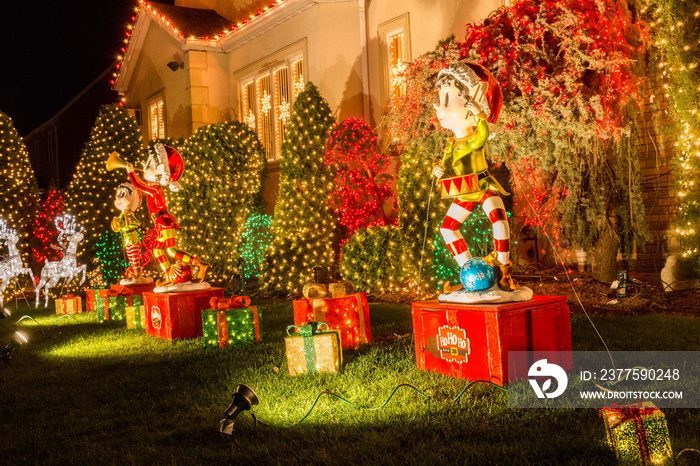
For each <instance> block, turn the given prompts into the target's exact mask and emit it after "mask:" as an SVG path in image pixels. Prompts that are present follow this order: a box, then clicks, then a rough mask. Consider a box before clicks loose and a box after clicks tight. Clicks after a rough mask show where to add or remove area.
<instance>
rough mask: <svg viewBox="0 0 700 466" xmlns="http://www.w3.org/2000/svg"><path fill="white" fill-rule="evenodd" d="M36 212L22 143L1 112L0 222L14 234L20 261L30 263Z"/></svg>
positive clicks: (36, 192)
mask: <svg viewBox="0 0 700 466" xmlns="http://www.w3.org/2000/svg"><path fill="white" fill-rule="evenodd" d="M38 208H39V189H38V187H37V183H36V179H35V178H34V170H33V169H32V166H31V163H30V162H29V154H28V153H27V148H26V147H25V145H24V141H22V138H21V137H20V136H19V134H18V133H17V129H15V126H14V124H13V123H12V119H11V118H10V117H9V116H8V115H6V114H5V113H3V112H0V218H2V219H3V220H4V221H5V222H6V223H7V224H8V226H9V227H10V228H12V229H14V230H15V231H17V235H18V236H19V242H18V243H17V249H18V250H19V253H20V255H21V256H22V261H23V262H24V263H25V264H27V263H29V259H30V247H29V232H30V229H31V224H32V222H33V220H34V218H35V216H36V212H37V210H38Z"/></svg>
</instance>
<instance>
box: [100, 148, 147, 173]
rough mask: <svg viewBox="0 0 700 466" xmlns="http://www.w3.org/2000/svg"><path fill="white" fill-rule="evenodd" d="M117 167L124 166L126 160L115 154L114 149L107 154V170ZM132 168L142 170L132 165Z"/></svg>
mask: <svg viewBox="0 0 700 466" xmlns="http://www.w3.org/2000/svg"><path fill="white" fill-rule="evenodd" d="M117 168H126V162H125V161H123V160H122V159H121V157H119V154H117V152H116V151H114V152H112V153H111V154H109V157H108V158H107V171H110V172H111V171H112V170H116V169H117ZM134 170H136V171H143V170H142V169H140V168H136V167H134Z"/></svg>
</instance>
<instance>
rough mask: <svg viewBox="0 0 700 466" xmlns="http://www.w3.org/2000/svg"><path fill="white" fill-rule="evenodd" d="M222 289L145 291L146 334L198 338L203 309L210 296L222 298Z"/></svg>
mask: <svg viewBox="0 0 700 466" xmlns="http://www.w3.org/2000/svg"><path fill="white" fill-rule="evenodd" d="M223 297H224V289H223V288H209V289H208V290H198V291H185V292H182V293H153V292H148V291H147V292H144V293H143V302H144V306H145V307H146V333H147V334H148V335H152V336H155V337H158V338H164V339H166V340H173V339H176V338H197V337H201V336H202V335H203V333H202V310H204V309H209V300H210V299H211V298H223Z"/></svg>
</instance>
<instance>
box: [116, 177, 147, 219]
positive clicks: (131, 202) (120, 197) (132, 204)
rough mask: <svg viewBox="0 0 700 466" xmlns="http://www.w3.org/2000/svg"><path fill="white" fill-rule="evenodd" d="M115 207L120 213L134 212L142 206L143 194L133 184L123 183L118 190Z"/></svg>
mask: <svg viewBox="0 0 700 466" xmlns="http://www.w3.org/2000/svg"><path fill="white" fill-rule="evenodd" d="M114 205H115V206H116V208H117V209H119V211H120V212H125V211H127V210H129V211H131V212H134V211H135V210H136V209H138V208H139V206H140V205H141V194H140V193H139V192H138V190H137V189H136V188H135V187H134V186H133V185H132V184H131V183H123V184H121V185H119V187H118V188H117V194H116V196H115V198H114Z"/></svg>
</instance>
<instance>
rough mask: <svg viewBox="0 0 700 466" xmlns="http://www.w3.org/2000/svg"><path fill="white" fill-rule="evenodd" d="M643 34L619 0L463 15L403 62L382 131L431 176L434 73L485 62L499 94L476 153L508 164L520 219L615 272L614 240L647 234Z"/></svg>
mask: <svg viewBox="0 0 700 466" xmlns="http://www.w3.org/2000/svg"><path fill="white" fill-rule="evenodd" d="M601 30H604V31H607V33H606V34H602V33H601V32H600V31H601ZM643 37H644V33H643V31H642V30H641V29H640V27H639V26H638V22H637V17H636V13H635V11H634V10H633V9H630V8H629V6H628V4H627V2H625V1H614V0H597V1H593V2H577V1H563V2H560V1H557V2H555V1H552V0H546V1H543V2H534V1H523V2H518V3H517V4H515V5H513V6H511V7H504V8H501V9H499V10H497V11H495V12H494V13H493V14H492V15H491V16H489V17H488V18H486V19H485V20H483V21H481V22H476V23H472V24H468V25H467V26H466V30H465V39H464V40H456V39H455V38H454V37H451V38H448V39H447V40H445V41H443V42H441V43H440V44H439V45H438V47H437V48H436V49H435V50H434V51H432V52H429V53H427V54H425V55H423V56H421V57H419V58H418V59H417V60H415V61H414V62H413V63H412V64H411V65H410V66H408V67H407V69H406V73H405V79H406V88H407V92H406V95H405V97H404V98H402V99H400V100H399V101H396V102H394V103H393V107H392V111H391V112H390V114H389V116H388V118H387V120H386V124H387V129H388V132H389V134H390V136H391V140H393V141H398V142H399V144H400V148H401V149H402V150H403V152H404V153H407V151H416V152H418V153H420V154H421V160H422V161H423V165H425V166H423V167H422V168H421V170H419V171H416V172H415V173H414V174H412V175H411V176H415V177H416V178H419V179H421V186H430V185H431V181H430V172H431V170H430V167H428V166H427V164H428V162H425V161H426V160H428V161H430V160H432V159H433V158H434V157H436V155H439V154H440V152H441V151H442V148H443V146H444V138H445V134H443V133H442V132H441V130H440V129H439V124H438V123H437V121H436V119H435V117H434V111H433V108H432V105H431V102H432V101H433V99H434V95H435V94H434V90H433V89H434V84H435V78H436V76H437V73H438V72H439V71H440V69H442V68H443V67H446V66H448V65H449V64H450V63H454V62H458V61H470V62H478V63H480V64H482V65H484V66H485V67H486V68H488V69H489V70H490V71H491V73H492V74H493V75H494V76H495V77H496V79H497V80H498V81H499V84H500V85H501V89H502V91H503V97H504V104H503V110H502V112H501V117H500V119H499V121H498V122H497V124H496V125H495V126H494V127H493V128H492V131H491V133H492V135H493V137H492V138H491V140H489V141H488V142H487V143H486V154H487V157H488V158H489V159H490V161H491V162H493V163H494V164H500V163H502V164H505V165H506V167H507V168H508V170H509V171H510V173H511V176H512V181H513V188H514V190H515V192H516V194H515V196H514V197H515V200H516V201H517V202H518V203H519V205H520V208H521V209H523V210H522V215H523V216H524V217H525V221H526V223H528V224H530V225H535V226H537V227H539V228H540V230H541V231H543V232H544V233H546V234H548V235H549V236H550V238H552V240H553V242H554V243H555V244H556V245H557V246H560V247H561V248H562V249H563V250H564V253H565V254H567V253H568V251H569V250H571V249H579V248H581V249H586V250H589V251H590V252H591V253H592V255H593V259H594V270H593V272H594V276H595V277H596V278H597V279H599V280H603V281H608V280H611V279H614V276H615V271H616V266H615V260H616V255H617V252H618V250H619V249H620V246H622V250H623V252H624V253H629V252H631V250H632V247H633V244H634V242H635V241H637V242H640V243H643V242H646V240H647V238H648V233H647V230H646V227H645V224H644V208H643V204H642V199H641V187H640V184H641V169H640V162H639V152H638V149H637V140H636V128H635V118H636V107H635V103H636V99H637V98H638V97H639V95H638V93H639V89H640V84H641V80H640V79H639V78H637V77H636V76H635V74H634V54H635V53H638V52H639V51H640V50H641V47H642V45H643ZM400 196H401V194H400ZM423 198H427V196H423ZM425 207H426V206H425V201H420V207H419V208H418V212H417V214H415V215H413V220H412V221H413V222H416V221H418V220H416V217H417V218H421V217H422V218H425V212H426V209H425ZM420 213H422V216H421V215H419V214H420ZM441 218H442V217H439V218H435V219H434V222H435V223H432V222H431V223H430V225H429V226H430V228H431V230H432V231H437V227H436V226H435V225H437V223H438V222H439V221H440V220H441ZM428 237H429V238H430V237H431V236H430V235H429V236H428Z"/></svg>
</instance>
